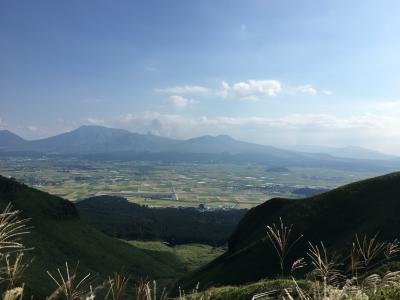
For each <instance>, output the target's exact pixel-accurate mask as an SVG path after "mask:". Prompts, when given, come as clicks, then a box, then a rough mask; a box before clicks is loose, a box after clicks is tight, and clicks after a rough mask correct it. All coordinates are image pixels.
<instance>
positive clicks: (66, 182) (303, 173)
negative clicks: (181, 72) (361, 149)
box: [0, 157, 379, 208]
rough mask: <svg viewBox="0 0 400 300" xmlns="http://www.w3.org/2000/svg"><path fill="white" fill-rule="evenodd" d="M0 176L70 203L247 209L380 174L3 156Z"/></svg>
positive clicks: (310, 169)
mask: <svg viewBox="0 0 400 300" xmlns="http://www.w3.org/2000/svg"><path fill="white" fill-rule="evenodd" d="M0 174H2V175H5V176H11V177H15V178H16V179H18V180H20V181H22V182H24V183H26V184H28V185H30V186H33V187H35V188H38V189H40V190H43V191H46V192H49V193H51V194H55V195H59V196H61V197H64V198H66V199H69V200H73V201H74V200H79V199H84V198H86V197H90V196H95V195H101V194H109V195H120V196H124V197H126V198H127V199H128V200H129V201H132V202H135V203H140V204H145V205H149V206H158V207H160V206H162V207H166V206H194V207H198V206H199V205H201V206H202V207H203V206H204V207H205V208H249V207H253V206H255V205H257V204H259V203H262V202H264V201H266V200H268V199H270V198H272V197H291V198H299V197H303V196H306V195H309V194H312V193H318V192H322V191H324V190H328V189H332V188H334V187H336V186H339V185H343V184H345V183H349V182H353V181H357V180H360V179H364V178H368V177H372V176H375V175H379V174H378V173H373V172H350V171H344V170H343V171H339V170H328V169H323V168H276V167H275V168H271V167H268V166H261V165H230V164H223V165H222V164H195V163H190V164H189V163H180V164H177V163H174V164H167V163H158V162H94V161H86V160H79V159H75V158H54V157H43V158H39V159H38V158H7V159H2V160H0Z"/></svg>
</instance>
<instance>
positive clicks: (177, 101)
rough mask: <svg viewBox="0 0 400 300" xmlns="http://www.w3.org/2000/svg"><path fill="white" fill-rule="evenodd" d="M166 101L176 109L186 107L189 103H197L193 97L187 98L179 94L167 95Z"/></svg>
mask: <svg viewBox="0 0 400 300" xmlns="http://www.w3.org/2000/svg"><path fill="white" fill-rule="evenodd" d="M166 102H167V103H168V104H170V105H172V106H174V107H175V108H178V109H183V108H186V107H187V106H189V105H190V104H195V103H197V101H195V100H193V99H188V98H185V97H183V96H179V95H172V96H169V97H168V98H167V99H166Z"/></svg>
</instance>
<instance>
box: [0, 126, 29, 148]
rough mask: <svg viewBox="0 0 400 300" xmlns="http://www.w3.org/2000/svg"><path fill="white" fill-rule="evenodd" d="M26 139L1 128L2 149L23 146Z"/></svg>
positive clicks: (0, 143) (0, 140)
mask: <svg viewBox="0 0 400 300" xmlns="http://www.w3.org/2000/svg"><path fill="white" fill-rule="evenodd" d="M25 143H26V140H24V139H23V138H21V137H19V136H18V135H16V134H14V133H12V132H11V131H8V130H0V149H3V148H8V147H16V146H21V145H23V144H25Z"/></svg>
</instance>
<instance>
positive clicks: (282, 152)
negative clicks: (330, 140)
mask: <svg viewBox="0 0 400 300" xmlns="http://www.w3.org/2000/svg"><path fill="white" fill-rule="evenodd" d="M1 133H2V134H0V150H2V152H0V154H1V155H8V154H7V153H8V152H20V153H21V154H22V153H30V155H33V154H34V153H36V154H40V153H45V154H61V155H71V154H73V155H80V156H84V157H85V158H87V159H100V160H115V159H116V160H156V161H159V160H161V161H168V162H180V161H182V162H210V161H213V162H218V163H259V164H260V163H261V164H268V165H269V166H272V167H273V166H276V167H287V166H307V167H333V168H345V169H348V170H354V169H368V170H371V168H372V169H374V170H378V169H379V170H385V171H394V170H397V169H399V168H400V160H398V161H396V160H391V159H390V157H389V156H385V155H384V154H380V153H375V152H373V151H369V150H365V149H362V150H363V151H361V150H360V149H359V148H349V149H347V150H346V151H347V152H346V151H345V150H343V149H339V150H340V151H339V150H338V149H335V150H338V151H337V152H336V153H333V150H332V149H330V150H331V151H330V152H331V153H329V154H330V155H329V154H324V153H321V152H323V151H314V152H315V153H307V152H301V151H305V150H306V149H304V148H302V149H300V148H295V149H296V151H294V150H286V149H279V148H276V147H273V146H266V145H258V144H254V143H248V142H242V141H238V140H235V139H233V138H231V137H229V136H227V135H218V136H215V137H214V136H202V137H197V138H192V139H188V140H175V139H170V138H164V137H160V136H156V135H153V134H139V133H132V132H130V131H128V130H123V129H115V128H107V127H102V126H82V127H79V128H78V129H75V130H73V131H70V132H66V133H62V134H59V135H56V136H53V137H49V138H45V139H40V140H35V141H25V140H23V139H22V138H20V137H18V136H16V135H14V134H12V133H11V132H7V131H2V132H1ZM312 150H313V149H311V148H310V149H309V152H311V151H312ZM324 152H325V151H324ZM325 153H326V152H325ZM346 153H347V154H346ZM345 154H346V155H345ZM373 154H374V155H373ZM347 157H351V158H347ZM354 158H356V159H354ZM365 159H369V161H368V162H366V161H365Z"/></svg>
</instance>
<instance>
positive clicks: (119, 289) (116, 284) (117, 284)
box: [106, 273, 129, 300]
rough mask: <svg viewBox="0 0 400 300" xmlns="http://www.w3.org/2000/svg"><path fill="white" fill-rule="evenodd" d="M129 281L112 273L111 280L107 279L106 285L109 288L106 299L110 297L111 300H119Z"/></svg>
mask: <svg viewBox="0 0 400 300" xmlns="http://www.w3.org/2000/svg"><path fill="white" fill-rule="evenodd" d="M128 281H129V279H128V278H127V277H125V276H123V275H121V274H118V273H114V276H113V278H111V277H109V279H108V283H109V285H110V288H109V290H108V293H107V296H106V299H108V297H111V299H112V300H121V299H122V298H123V296H124V294H125V290H126V287H127V284H128Z"/></svg>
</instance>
